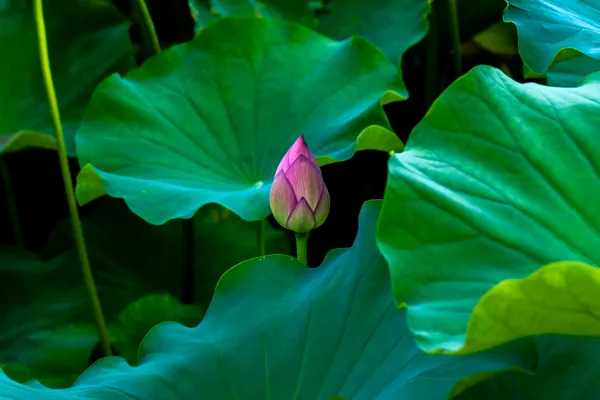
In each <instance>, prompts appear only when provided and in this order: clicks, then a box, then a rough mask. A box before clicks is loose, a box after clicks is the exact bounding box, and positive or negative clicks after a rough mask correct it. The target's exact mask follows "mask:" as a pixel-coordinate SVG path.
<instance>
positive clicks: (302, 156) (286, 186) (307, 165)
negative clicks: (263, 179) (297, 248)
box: [271, 136, 329, 233]
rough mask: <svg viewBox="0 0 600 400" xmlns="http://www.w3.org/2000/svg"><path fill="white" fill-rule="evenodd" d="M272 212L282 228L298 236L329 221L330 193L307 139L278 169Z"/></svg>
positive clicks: (272, 196)
mask: <svg viewBox="0 0 600 400" xmlns="http://www.w3.org/2000/svg"><path fill="white" fill-rule="evenodd" d="M271 211H272V212H273V216H274V217H275V219H276V220H277V222H279V224H280V225H281V226H283V227H284V228H287V229H289V230H292V231H294V232H296V233H304V232H308V231H310V230H312V229H314V228H318V227H319V226H321V225H323V222H325V219H327V215H328V214H329V191H328V190H327V187H326V186H325V182H323V175H322V174H321V168H319V164H317V160H316V159H315V156H314V155H313V154H312V153H311V152H310V150H309V149H308V146H307V145H306V142H305V141H304V137H303V136H300V137H299V138H298V140H296V142H295V143H294V144H293V145H292V147H290V149H289V150H288V151H287V153H285V155H284V156H283V159H282V160H281V162H280V163H279V166H278V167H277V171H276V172H275V180H274V181H273V186H271Z"/></svg>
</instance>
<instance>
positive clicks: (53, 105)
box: [33, 0, 112, 356]
mask: <svg viewBox="0 0 600 400" xmlns="http://www.w3.org/2000/svg"><path fill="white" fill-rule="evenodd" d="M33 3H34V15H35V22H36V26H37V35H38V44H39V48H40V49H39V50H40V62H41V67H42V75H43V77H44V84H45V86H46V92H47V94H48V105H49V107H50V113H51V114H52V122H53V124H54V132H55V134H56V144H57V149H58V159H59V161H60V169H61V172H62V176H63V181H64V184H65V193H66V195H67V203H68V205H69V213H70V214H71V222H72V225H73V236H74V238H75V245H76V247H77V253H78V254H79V261H80V263H81V272H82V273H83V280H84V281H85V285H86V287H87V291H88V294H89V296H90V300H91V302H92V309H93V312H94V316H95V317H96V325H97V328H98V336H99V337H100V344H101V345H102V350H103V352H104V354H105V355H106V356H111V355H112V350H111V347H110V336H109V334H108V329H107V328H106V322H105V320H104V315H103V314H102V306H101V305H100V299H99V298H98V291H97V290H96V284H95V283H94V277H93V275H92V268H91V266H90V260H89V258H88V254H87V251H86V248H85V240H84V238H83V229H82V227H81V220H80V219H79V211H78V210H77V203H76V201H75V191H74V190H73V180H72V179H71V172H70V170H69V161H68V158H67V147H66V145H65V137H64V134H63V129H62V124H61V121H60V113H59V111H58V101H57V99H56V92H55V91H54V82H53V81H52V72H51V70H50V58H49V57H48V42H47V40H46V25H45V23H44V11H43V7H42V0H34V2H33Z"/></svg>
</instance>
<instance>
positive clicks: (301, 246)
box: [296, 233, 308, 265]
mask: <svg viewBox="0 0 600 400" xmlns="http://www.w3.org/2000/svg"><path fill="white" fill-rule="evenodd" d="M307 247H308V234H307V233H296V253H297V254H298V260H299V261H300V262H301V263H302V264H304V265H308V263H307Z"/></svg>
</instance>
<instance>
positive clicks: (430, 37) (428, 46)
mask: <svg viewBox="0 0 600 400" xmlns="http://www.w3.org/2000/svg"><path fill="white" fill-rule="evenodd" d="M431 6H432V10H431V14H429V33H428V34H427V37H426V38H425V52H426V63H427V64H426V66H425V108H426V109H429V107H431V105H432V104H433V101H434V100H435V99H436V97H437V95H438V93H437V88H438V50H439V40H438V24H437V14H438V13H437V12H436V7H435V6H436V4H435V3H433V4H432V5H431Z"/></svg>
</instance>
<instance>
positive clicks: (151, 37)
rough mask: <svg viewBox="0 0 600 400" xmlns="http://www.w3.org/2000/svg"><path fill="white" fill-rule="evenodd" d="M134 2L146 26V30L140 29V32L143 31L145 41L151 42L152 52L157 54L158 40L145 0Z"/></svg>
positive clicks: (158, 49) (158, 50) (158, 48)
mask: <svg viewBox="0 0 600 400" xmlns="http://www.w3.org/2000/svg"><path fill="white" fill-rule="evenodd" d="M136 3H137V5H138V8H139V10H140V12H141V13H142V18H143V19H144V25H145V26H146V30H145V31H144V30H142V32H144V33H143V35H144V36H145V37H146V40H147V41H150V42H151V43H152V47H153V48H154V52H155V53H156V54H158V53H160V42H159V41H158V36H157V35H156V28H155V27H154V22H152V17H151V16H150V11H149V10H148V6H147V5H146V1H145V0H137V1H136Z"/></svg>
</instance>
